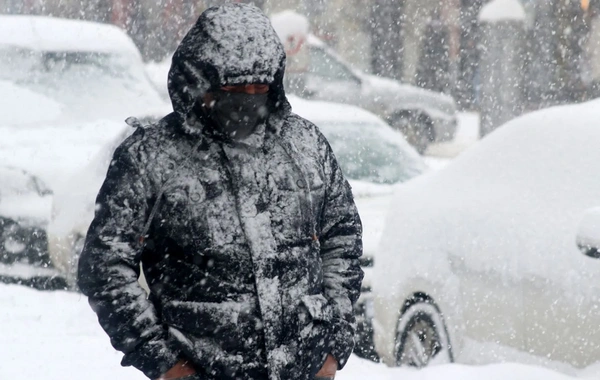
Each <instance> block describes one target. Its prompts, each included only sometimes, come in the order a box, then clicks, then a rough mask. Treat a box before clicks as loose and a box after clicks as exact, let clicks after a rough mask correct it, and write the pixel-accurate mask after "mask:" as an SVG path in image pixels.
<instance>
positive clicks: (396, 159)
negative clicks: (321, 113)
mask: <svg viewBox="0 0 600 380" xmlns="http://www.w3.org/2000/svg"><path fill="white" fill-rule="evenodd" d="M317 125H318V126H319V128H320V130H321V132H322V133H323V134H324V135H325V137H326V138H327V140H328V141H329V143H330V144H331V148H332V149H333V152H334V154H335V156H336V158H337V160H338V162H339V164H340V166H341V168H342V171H343V172H344V175H345V176H346V177H347V178H349V179H353V180H360V181H367V182H373V183H378V184H393V183H397V182H404V181H407V180H409V179H410V178H413V177H415V176H417V175H419V174H421V173H422V172H423V171H424V169H425V164H424V163H423V161H422V159H421V158H420V156H419V155H418V154H416V152H414V151H412V150H411V149H412V148H410V146H409V145H408V144H401V143H399V142H398V141H394V140H396V139H394V138H390V135H389V133H394V132H393V131H384V130H383V128H382V127H381V126H380V125H375V124H369V123H350V122H335V123H333V122H324V123H323V122H322V123H318V122H317ZM386 132H389V133H386ZM398 138H401V137H399V136H398Z"/></svg>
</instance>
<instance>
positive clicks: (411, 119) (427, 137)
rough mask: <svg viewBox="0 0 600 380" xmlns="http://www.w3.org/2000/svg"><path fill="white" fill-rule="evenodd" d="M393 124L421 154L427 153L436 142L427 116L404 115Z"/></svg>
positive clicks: (395, 119)
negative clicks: (428, 148)
mask: <svg viewBox="0 0 600 380" xmlns="http://www.w3.org/2000/svg"><path fill="white" fill-rule="evenodd" d="M391 124H392V127H393V128H394V129H396V130H398V131H400V133H402V135H404V138H405V139H406V141H408V143H409V144H410V145H412V146H413V147H414V148H415V149H416V150H417V152H419V153H420V154H423V153H425V151H426V150H427V147H428V146H429V145H430V144H431V143H432V142H433V141H435V136H434V132H433V126H432V125H431V122H430V121H429V120H428V119H427V118H426V117H425V116H422V115H416V114H414V113H403V114H400V115H398V116H396V117H395V118H394V119H393V121H392V123H391Z"/></svg>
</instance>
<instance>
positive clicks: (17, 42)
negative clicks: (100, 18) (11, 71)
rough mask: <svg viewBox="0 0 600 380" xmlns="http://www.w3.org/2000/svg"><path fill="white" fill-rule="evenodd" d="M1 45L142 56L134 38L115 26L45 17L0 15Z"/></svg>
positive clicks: (42, 49) (40, 49)
mask: <svg viewBox="0 0 600 380" xmlns="http://www.w3.org/2000/svg"><path fill="white" fill-rule="evenodd" d="M1 45H9V46H15V47H19V48H25V49H30V50H35V51H86V52H99V53H115V52H119V53H121V54H127V55H137V56H139V52H138V50H137V48H136V46H135V44H134V43H133V41H132V40H131V38H129V36H127V34H126V33H125V31H123V30H121V29H120V28H118V27H116V26H114V25H108V24H100V23H96V22H89V21H80V20H67V19H61V18H56V17H45V16H24V15H0V46H1Z"/></svg>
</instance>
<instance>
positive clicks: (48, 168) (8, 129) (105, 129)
mask: <svg viewBox="0 0 600 380" xmlns="http://www.w3.org/2000/svg"><path fill="white" fill-rule="evenodd" d="M124 125H125V123H123V122H109V121H99V122H95V123H87V124H75V125H62V126H54V125H44V124H40V125H38V126H36V127H16V126H2V125H0V162H2V164H3V165H6V166H13V167H18V168H22V169H25V170H27V171H28V172H30V173H32V174H34V175H36V176H38V177H40V178H41V179H42V180H43V181H44V182H45V183H47V184H48V186H49V187H50V188H51V189H55V188H56V187H57V186H59V185H61V184H62V183H64V181H65V180H66V179H67V178H69V177H71V176H72V175H73V173H75V172H77V171H78V170H80V169H81V168H82V167H84V166H85V165H86V164H87V163H88V162H89V161H90V159H91V158H92V157H93V156H94V155H95V154H96V152H98V151H99V150H100V149H101V148H102V147H103V146H105V145H106V144H107V143H108V142H109V141H112V140H113V139H114V138H115V136H116V135H118V134H119V133H121V131H122V130H123V129H124ZM130 129H131V128H130Z"/></svg>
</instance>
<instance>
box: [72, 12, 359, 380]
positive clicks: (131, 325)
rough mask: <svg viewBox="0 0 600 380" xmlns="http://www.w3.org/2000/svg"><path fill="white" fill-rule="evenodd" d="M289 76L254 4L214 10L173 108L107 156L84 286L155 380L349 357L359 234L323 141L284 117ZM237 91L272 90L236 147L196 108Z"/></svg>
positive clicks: (206, 16) (83, 267) (188, 48)
mask: <svg viewBox="0 0 600 380" xmlns="http://www.w3.org/2000/svg"><path fill="white" fill-rule="evenodd" d="M284 67H285V54H284V52H283V49H282V46H281V43H280V42H279V39H278V37H277V35H276V34H275V32H274V31H273V29H272V28H271V26H270V24H269V21H268V19H267V18H266V17H265V16H264V15H263V14H262V13H261V12H260V11H259V10H258V9H257V8H255V7H253V6H248V5H242V4H228V5H223V6H221V7H215V8H210V9H208V10H207V11H206V12H204V13H203V14H202V15H201V16H200V18H199V19H198V22H197V23H196V25H195V26H194V27H193V28H192V29H191V30H190V32H189V33H188V34H187V36H186V37H185V38H184V40H183V41H182V43H181V45H180V46H179V48H178V49H177V51H176V53H175V55H174V57H173V63H172V67H171V70H170V73H169V93H170V95H171V99H172V102H173V107H174V111H175V112H173V113H172V114H170V115H168V116H166V117H165V118H163V119H162V120H161V121H160V122H158V123H157V124H156V125H152V126H149V127H146V128H139V129H138V130H137V131H136V132H135V133H134V134H133V135H132V136H131V137H129V138H128V139H127V140H125V141H124V142H123V143H122V144H121V145H120V147H119V148H118V149H117V150H116V152H115V154H114V157H113V161H112V162H111V165H110V168H109V170H108V174H107V176H106V180H105V182H104V184H103V186H102V188H101V190H100V193H99V195H98V198H97V201H96V202H97V208H96V214H95V218H94V220H93V222H92V224H91V226H90V228H89V231H88V234H87V237H86V242H85V246H84V249H83V252H82V254H81V257H80V261H79V272H78V284H79V287H80V289H81V291H82V292H83V293H84V294H85V295H87V296H88V297H89V302H90V304H91V305H92V307H93V309H94V310H95V311H96V313H97V314H98V319H99V321H100V324H101V325H102V327H103V328H104V330H105V331H106V332H107V333H108V335H109V336H110V338H111V342H112V344H113V346H114V347H115V348H116V349H117V350H120V351H122V352H123V353H124V354H125V356H124V358H123V362H122V364H123V365H133V366H135V367H136V368H138V369H140V370H141V371H143V372H144V373H145V374H146V375H147V376H148V377H150V378H156V377H158V376H160V375H161V374H162V373H164V372H166V371H167V370H168V369H169V368H170V367H171V366H173V365H174V364H175V362H176V361H177V360H178V358H181V357H185V358H187V359H189V360H191V361H192V362H193V363H194V364H195V366H196V368H197V370H198V371H199V372H200V374H201V375H202V376H204V377H206V378H207V379H227V378H231V379H233V378H236V379H237V378H239V379H263V378H264V379H267V378H268V379H273V380H275V379H292V378H294V379H311V378H312V377H314V375H315V373H316V372H317V371H318V369H319V368H320V366H321V365H322V363H323V362H324V359H325V357H326V355H327V354H328V353H331V354H332V355H333V356H334V357H335V358H336V359H337V360H338V361H339V363H340V366H343V365H344V364H345V362H346V361H347V359H348V357H349V355H350V353H351V351H352V348H353V336H354V325H353V324H354V316H353V305H354V303H355V302H356V300H357V298H358V296H359V292H360V284H361V281H362V275H363V274H362V271H361V269H360V266H359V261H358V259H359V257H360V255H361V253H362V243H361V223H360V219H359V216H358V213H357V211H356V207H355V205H354V201H353V199H352V193H351V190H350V187H349V185H348V183H347V181H346V180H345V179H344V177H343V175H342V172H341V170H340V168H339V166H338V164H337V162H336V159H335V157H334V155H333V152H332V151H331V148H330V146H329V144H328V143H327V141H326V140H325V138H324V137H323V135H322V134H321V133H320V132H319V130H318V129H317V127H315V126H314V125H313V124H311V123H310V122H309V121H307V120H304V119H302V118H300V117H299V116H297V115H295V114H293V113H292V112H291V109H290V106H289V104H288V102H287V100H286V98H285V94H284V91H283V86H282V78H283V71H284ZM240 83H269V84H270V92H269V97H270V111H271V112H270V116H269V117H268V120H267V121H266V123H264V124H263V125H261V126H259V127H258V129H257V130H256V131H255V133H254V134H253V135H251V136H250V137H249V138H247V139H246V140H244V141H242V142H234V141H230V140H228V139H226V138H223V137H222V136H221V135H220V134H219V133H218V132H216V130H215V129H213V128H212V127H211V123H210V122H208V121H207V120H206V118H205V117H203V116H202V114H201V113H199V112H198V111H197V108H195V104H196V99H197V98H198V97H199V96H200V97H201V96H202V95H203V94H204V93H206V92H207V91H209V90H210V89H211V88H218V87H220V86H222V85H225V84H240ZM140 264H141V265H140ZM140 267H141V268H142V270H143V272H144V275H145V277H146V280H147V282H148V285H149V289H150V295H149V296H148V295H147V293H146V292H145V290H144V289H143V288H142V287H141V286H140V285H139V283H138V277H139V275H140Z"/></svg>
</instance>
